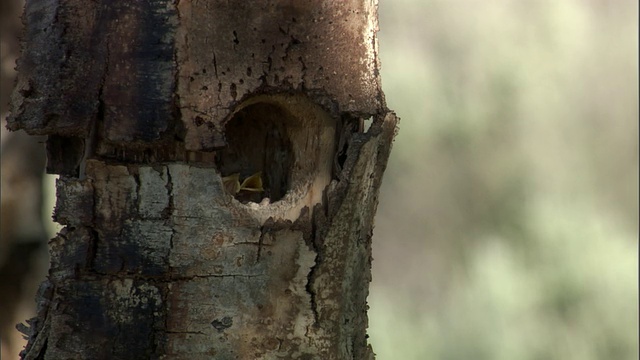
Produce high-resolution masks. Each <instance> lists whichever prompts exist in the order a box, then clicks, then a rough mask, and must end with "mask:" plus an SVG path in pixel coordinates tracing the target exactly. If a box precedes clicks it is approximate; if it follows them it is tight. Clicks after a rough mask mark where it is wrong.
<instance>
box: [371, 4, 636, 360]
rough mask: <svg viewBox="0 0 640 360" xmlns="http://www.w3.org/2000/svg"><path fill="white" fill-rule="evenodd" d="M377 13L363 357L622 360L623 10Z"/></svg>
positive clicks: (632, 59) (627, 336)
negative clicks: (383, 113) (384, 161)
mask: <svg viewBox="0 0 640 360" xmlns="http://www.w3.org/2000/svg"><path fill="white" fill-rule="evenodd" d="M379 11H380V28H381V31H380V33H379V37H380V39H379V41H380V56H381V60H382V81H383V88H384V90H385V93H386V97H387V102H388V105H389V107H390V108H391V109H394V110H395V111H396V112H397V113H398V115H399V116H400V117H401V118H402V121H401V123H400V132H399V135H398V137H397V139H396V142H395V145H394V150H393V152H392V158H391V160H390V163H389V168H388V170H387V173H386V175H385V181H384V184H383V188H382V192H381V200H380V206H379V208H378V215H377V219H376V230H375V235H374V266H373V272H374V274H373V276H374V279H373V283H372V287H371V294H370V296H369V303H370V305H371V310H370V313H369V316H370V330H369V333H370V335H371V343H372V344H373V347H374V351H376V353H377V354H378V359H381V360H385V359H452V360H457V359H505V360H506V359H509V360H518V359H531V360H537V359H563V360H564V359H580V360H583V359H587V360H588V359H637V358H638V286H637V283H638V261H637V253H638V220H637V219H638V66H637V63H638V2H637V1H624V0H619V1H614V0H610V1H606V0H564V1H551V0H511V1H509V0H485V1H474V0H466V1H463V0H381V3H380V9H379Z"/></svg>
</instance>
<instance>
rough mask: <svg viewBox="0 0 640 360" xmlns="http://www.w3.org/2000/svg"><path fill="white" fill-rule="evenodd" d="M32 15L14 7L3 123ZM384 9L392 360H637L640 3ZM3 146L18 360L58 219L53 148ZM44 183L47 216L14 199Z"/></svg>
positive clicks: (5, 232) (8, 309) (376, 274)
mask: <svg viewBox="0 0 640 360" xmlns="http://www.w3.org/2000/svg"><path fill="white" fill-rule="evenodd" d="M19 3H20V1H9V0H2V2H0V4H1V8H0V12H1V13H0V14H1V16H2V17H1V26H2V42H1V44H0V45H1V52H2V63H1V65H2V99H1V106H2V107H1V109H0V110H1V113H2V114H3V115H2V117H3V118H4V117H5V115H6V111H7V106H6V102H7V101H8V94H9V92H8V91H9V89H10V87H11V85H12V77H13V74H12V72H13V67H14V61H15V57H16V56H17V42H16V40H15V36H16V33H17V31H18V30H19V29H20V22H19V19H18V15H19V12H20V5H18V6H15V5H14V4H19ZM12 5H13V7H12ZM379 15H380V29H381V30H380V33H379V43H380V57H381V59H382V81H383V88H384V90H385V93H386V97H387V102H388V105H389V107H390V108H391V109H393V110H395V111H396V112H397V113H398V115H399V116H400V117H401V118H402V121H401V123H400V132H399V134H398V137H397V138H396V141H395V145H394V148H393V152H392V154H391V159H390V161H389V167H388V169H387V172H386V174H385V179H384V183H383V187H382V190H381V196H380V205H379V207H378V215H377V217H376V228H375V232H374V250H373V251H374V264H373V282H372V284H371V293H370V296H369V303H370V306H371V308H370V312H369V317H370V329H369V334H370V336H371V337H370V340H371V343H372V345H373V347H374V351H375V352H376V353H377V354H378V359H380V360H392V359H401V360H402V359H409V360H411V359H447V360H458V359H460V360H462V359H480V360H482V359H505V360H506V359H509V360H519V359H523V360H528V359H531V360H543V359H545V360H546V359H563V360H565V359H569V360H570V359H580V360H589V359H607V360H617V359H621V360H627V359H629V360H632V359H637V358H638V161H639V158H638V122H639V121H638V116H639V114H638V2H637V1H635V0H617V1H614V0H609V1H607V0H562V1H552V0H483V1H478V0H464V1H463V0H380V8H379ZM1 132H2V152H1V153H0V155H1V156H2V173H1V174H2V220H3V221H2V224H1V225H2V233H1V238H0V286H1V287H2V288H0V322H2V323H1V324H0V326H2V328H1V329H0V332H1V335H2V351H3V352H2V359H13V358H17V355H16V354H17V352H18V351H19V350H20V349H21V347H22V346H23V343H21V342H20V336H19V335H18V333H17V331H15V330H14V324H15V323H16V322H19V321H23V320H24V319H25V318H27V317H29V316H31V315H32V313H33V310H32V307H33V304H34V300H33V298H34V295H35V289H36V288H37V284H38V283H39V281H40V280H39V279H40V278H41V277H42V276H44V274H45V273H46V264H47V259H46V246H44V244H45V242H46V240H43V239H46V238H48V237H51V236H52V235H53V233H54V232H55V231H56V227H55V226H54V224H52V223H50V222H45V225H41V226H35V225H33V224H35V222H37V221H38V219H39V217H40V218H44V219H45V220H48V219H49V218H50V215H51V209H52V207H53V200H52V196H53V194H52V188H53V181H52V179H51V177H50V176H44V177H43V176H42V171H41V170H38V169H41V167H40V168H38V166H42V161H43V160H42V158H41V156H43V155H38V154H39V153H38V151H42V144H41V143H39V142H38V140H37V139H35V140H33V141H31V142H29V140H28V139H25V138H24V137H21V136H20V135H19V133H16V134H11V135H8V134H7V131H6V130H5V129H4V125H3V126H2V130H1ZM25 144H26V145H25ZM21 146H22V147H21ZM18 149H21V150H18ZM29 149H30V150H29ZM25 154H28V155H25ZM40 154H41V153H40ZM25 156H27V157H25ZM39 156H40V157H39ZM25 159H26V160H25ZM26 164H30V165H29V166H26ZM16 174H18V175H16ZM43 179H44V181H43ZM42 181H43V184H44V185H43V188H44V189H46V191H45V193H46V194H48V195H47V196H45V201H44V206H43V207H42V208H43V210H39V205H40V203H39V202H37V201H38V200H37V199H32V200H31V202H32V203H34V204H36V205H38V207H35V206H31V207H30V208H29V207H28V206H26V205H25V204H26V203H29V201H25V200H24V199H18V200H16V199H15V198H12V197H11V194H14V193H15V191H18V193H20V194H24V193H26V191H27V190H25V189H26V188H25V187H29V186H30V187H31V188H33V189H35V191H37V189H38V188H41V187H40V185H38V184H40V182H42ZM29 184H30V185H29ZM21 186H22V188H21ZM9 189H11V190H9ZM15 189H22V190H15ZM18 213H19V214H22V215H20V216H13V217H10V216H8V215H7V214H18ZM25 214H30V215H25ZM42 214H44V215H42ZM16 219H31V220H33V221H34V222H33V223H32V222H31V220H29V221H26V220H20V221H18V220H16ZM38 244H42V246H40V245H38ZM43 249H45V250H44V251H43ZM25 254H26V255H25ZM18 255H20V256H18ZM25 256H26V257H25ZM12 259H13V261H12ZM16 259H17V260H19V261H15V260H16ZM24 259H28V260H29V261H25V260H24ZM43 264H44V265H43ZM10 265H11V266H10ZM16 266H22V267H21V268H20V267H18V268H16ZM16 279H20V281H18V280H16ZM6 289H13V290H11V291H13V293H12V294H19V296H11V297H7V296H4V297H3V296H2V295H3V294H6V291H7V290H6Z"/></svg>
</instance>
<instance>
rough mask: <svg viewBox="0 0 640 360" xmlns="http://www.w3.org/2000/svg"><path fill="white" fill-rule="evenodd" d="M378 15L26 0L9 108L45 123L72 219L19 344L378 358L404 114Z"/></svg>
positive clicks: (24, 122) (368, 7)
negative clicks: (381, 265)
mask: <svg viewBox="0 0 640 360" xmlns="http://www.w3.org/2000/svg"><path fill="white" fill-rule="evenodd" d="M376 16H377V14H376V4H375V2H374V1H366V0H351V1H328V0H327V1H313V2H293V1H276V0H273V1H260V2H244V1H237V2H228V1H214V0H212V1H197V2H196V1H179V2H175V1H168V0H167V1H161V0H158V1H153V2H143V1H118V2H114V1H107V0H102V1H94V2H86V1H81V0H60V1H57V2H41V1H27V5H26V9H25V16H24V18H25V21H26V26H27V28H26V38H25V47H24V51H23V57H22V58H21V60H20V62H19V72H20V75H19V79H18V84H17V86H16V90H15V92H14V95H13V117H12V118H11V119H10V123H9V127H10V128H12V129H18V128H23V129H25V130H27V131H28V132H30V133H32V134H46V135H48V140H47V150H48V156H49V163H48V170H49V171H50V172H55V173H59V174H61V177H60V180H59V182H58V204H57V207H56V211H55V215H54V216H55V218H56V220H57V221H58V222H60V223H61V224H63V225H65V228H64V229H63V231H61V233H60V234H59V235H58V236H57V237H56V238H54V239H53V240H51V242H50V249H51V256H52V264H51V269H50V273H49V279H48V281H47V282H45V284H43V286H42V287H41V291H40V294H39V298H38V302H39V313H38V317H37V318H35V319H33V320H32V321H31V322H30V325H31V326H30V328H29V329H25V331H26V332H27V333H28V335H29V336H30V341H29V345H28V347H27V349H26V350H25V352H24V357H25V358H27V359H39V358H43V359H66V358H78V359H147V358H164V359H172V358H175V359H211V358H217V359H271V358H293V359H296V358H297V359H367V358H373V352H372V350H371V347H370V346H368V344H367V340H366V327H367V315H366V310H367V305H366V297H367V294H368V284H369V282H370V277H371V275H370V274H371V273H370V266H371V234H372V228H373V217H374V214H375V209H376V205H377V201H378V200H377V196H378V189H379V186H380V181H381V178H382V173H383V171H384V168H385V166H386V162H387V158H388V156H389V151H390V147H391V142H392V139H393V136H394V134H395V127H396V122H397V119H396V117H395V115H394V114H393V113H391V112H389V111H388V110H387V108H386V106H385V103H384V96H383V94H382V92H381V89H380V81H379V77H378V72H377V68H378V60H377V54H376V51H377V48H376V37H375V32H376V30H377V19H376ZM367 120H368V121H371V122H372V123H371V126H370V128H369V129H368V130H367V131H366V132H365V131H364V122H365V121H367ZM256 174H257V175H256ZM252 175H254V176H253V178H255V177H256V176H257V177H259V178H260V179H261V181H262V182H261V184H254V185H252V186H251V187H249V186H244V184H243V185H242V186H240V185H238V186H237V187H235V188H234V186H230V187H229V186H228V184H229V182H230V181H231V184H232V185H233V181H238V184H239V183H240V182H245V181H244V179H247V178H252ZM230 179H231V180H230ZM234 179H235V180H234ZM229 189H235V190H229Z"/></svg>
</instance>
